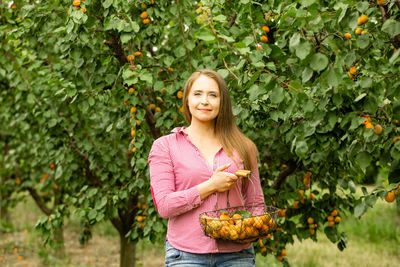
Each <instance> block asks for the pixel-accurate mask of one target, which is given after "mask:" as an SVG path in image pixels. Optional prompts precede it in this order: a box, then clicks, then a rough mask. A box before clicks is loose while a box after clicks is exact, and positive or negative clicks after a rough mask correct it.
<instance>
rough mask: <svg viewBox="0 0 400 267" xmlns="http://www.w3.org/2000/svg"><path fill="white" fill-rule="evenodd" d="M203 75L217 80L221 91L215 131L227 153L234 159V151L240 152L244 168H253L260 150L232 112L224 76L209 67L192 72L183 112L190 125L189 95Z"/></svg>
mask: <svg viewBox="0 0 400 267" xmlns="http://www.w3.org/2000/svg"><path fill="white" fill-rule="evenodd" d="M201 75H204V76H207V77H208V78H211V79H213V80H214V81H216V82H217V84H218V88H219V91H220V97H221V103H220V106H219V112H218V116H217V117H216V119H215V121H214V122H215V125H214V131H215V134H216V136H217V137H218V139H219V140H220V142H221V143H222V147H223V149H224V151H225V153H226V154H227V155H228V156H229V157H231V158H232V159H234V156H235V155H234V153H235V152H236V153H238V155H239V157H240V158H241V160H243V164H244V168H245V169H247V170H253V169H255V168H257V166H255V164H256V160H257V159H258V150H257V147H256V146H255V144H254V143H253V142H252V141H251V140H250V139H249V138H247V136H245V135H244V134H243V133H242V132H241V131H240V130H239V128H238V126H237V125H236V122H235V118H234V116H233V112H232V104H231V99H230V96H229V90H228V87H227V86H226V82H225V80H224V78H222V76H221V75H220V74H218V73H217V72H215V71H213V70H209V69H203V70H197V71H195V72H193V73H192V75H191V76H190V77H189V79H188V80H187V81H186V85H185V89H184V91H183V98H182V102H183V113H184V116H185V120H186V122H187V123H188V124H189V125H190V123H191V121H192V114H191V113H190V111H189V106H188V96H189V93H190V89H191V88H192V85H193V83H194V81H196V80H197V79H198V78H199V77H200V76H201Z"/></svg>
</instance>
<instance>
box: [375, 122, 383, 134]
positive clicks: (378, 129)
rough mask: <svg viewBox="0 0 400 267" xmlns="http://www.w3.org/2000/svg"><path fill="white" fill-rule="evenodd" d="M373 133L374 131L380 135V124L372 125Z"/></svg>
mask: <svg viewBox="0 0 400 267" xmlns="http://www.w3.org/2000/svg"><path fill="white" fill-rule="evenodd" d="M374 133H376V134H377V135H380V134H381V133H382V126H381V125H380V124H376V125H375V126H374Z"/></svg>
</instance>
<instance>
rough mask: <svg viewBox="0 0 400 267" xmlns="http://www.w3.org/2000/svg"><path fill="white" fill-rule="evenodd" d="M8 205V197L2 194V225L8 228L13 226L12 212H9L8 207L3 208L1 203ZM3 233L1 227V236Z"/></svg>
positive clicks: (0, 201) (0, 211)
mask: <svg viewBox="0 0 400 267" xmlns="http://www.w3.org/2000/svg"><path fill="white" fill-rule="evenodd" d="M2 202H3V203H7V199H6V197H4V196H3V195H2V193H1V192H0V223H1V224H2V225H5V226H6V227H8V226H9V225H11V217H10V212H8V209H7V206H3V205H2V204H1V203H2ZM2 233H3V230H2V228H1V227H0V234H2Z"/></svg>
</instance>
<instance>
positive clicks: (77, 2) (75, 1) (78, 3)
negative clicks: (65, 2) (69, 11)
mask: <svg viewBox="0 0 400 267" xmlns="http://www.w3.org/2000/svg"><path fill="white" fill-rule="evenodd" d="M72 5H73V6H80V5H81V1H80V0H74V2H72Z"/></svg>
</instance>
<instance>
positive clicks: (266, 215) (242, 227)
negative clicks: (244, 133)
mask: <svg viewBox="0 0 400 267" xmlns="http://www.w3.org/2000/svg"><path fill="white" fill-rule="evenodd" d="M236 175H237V176H238V177H241V178H243V179H247V180H248V181H249V182H251V183H252V184H253V189H254V198H255V184H254V182H253V179H252V178H253V177H252V174H251V172H250V171H248V170H239V171H238V172H237V173H236ZM242 198H243V196H242ZM226 199H227V208H225V209H217V206H218V200H219V193H218V195H217V201H216V203H215V209H214V210H212V211H206V212H203V213H201V214H200V215H199V220H200V225H201V228H202V229H203V231H204V234H205V235H206V236H209V237H211V238H214V239H220V240H228V241H232V242H236V243H250V242H254V241H257V239H259V238H262V237H266V236H267V235H268V234H270V233H271V232H272V231H274V230H275V229H276V217H277V213H278V210H279V209H277V208H275V207H272V206H265V205H264V204H262V205H250V206H237V207H230V204H229V191H228V192H227V198H226Z"/></svg>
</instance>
